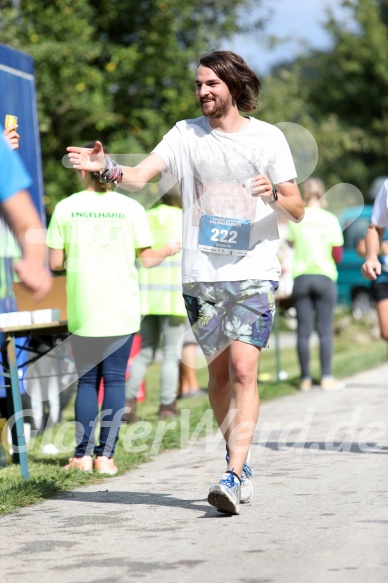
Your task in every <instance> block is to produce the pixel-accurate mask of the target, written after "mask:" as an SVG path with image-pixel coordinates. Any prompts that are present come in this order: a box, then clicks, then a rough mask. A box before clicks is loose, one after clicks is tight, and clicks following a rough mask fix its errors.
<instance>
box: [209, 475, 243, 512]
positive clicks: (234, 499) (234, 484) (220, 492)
mask: <svg viewBox="0 0 388 583" xmlns="http://www.w3.org/2000/svg"><path fill="white" fill-rule="evenodd" d="M240 498H241V483H240V479H239V477H238V475H237V474H235V472H234V471H233V469H232V470H230V471H228V472H226V473H225V474H223V475H222V477H221V480H220V481H219V483H218V484H213V485H212V486H210V490H209V495H208V497H207V501H208V502H209V504H211V506H215V507H216V508H217V510H218V512H223V513H224V514H240V507H239V503H240Z"/></svg>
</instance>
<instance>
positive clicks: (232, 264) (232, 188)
mask: <svg viewBox="0 0 388 583" xmlns="http://www.w3.org/2000/svg"><path fill="white" fill-rule="evenodd" d="M249 122H250V123H249V125H248V126H247V128H245V129H243V130H242V131H240V132H236V133H225V132H220V131H218V130H214V129H212V127H211V126H210V124H209V121H208V119H207V118H206V117H199V118H196V119H192V120H184V121H180V122H178V123H177V124H176V125H175V126H174V127H173V128H172V129H171V130H170V131H169V132H168V133H167V134H166V135H165V136H164V138H163V140H162V141H161V142H160V143H159V144H158V146H157V147H156V148H155V149H154V152H155V153H156V154H158V155H159V156H160V157H161V158H162V159H163V160H164V162H165V164H166V166H167V168H168V170H169V171H170V172H172V173H173V174H174V175H175V176H176V178H177V180H178V181H179V183H180V187H181V192H182V206H183V261H182V272H183V273H182V279H183V283H190V282H217V281H241V280H246V279H263V280H274V281H278V280H279V275H280V265H279V261H278V259H277V252H278V246H279V233H278V227H277V216H276V213H275V212H274V210H273V209H272V207H271V205H269V204H265V203H264V202H263V201H262V200H261V199H260V198H255V197H252V196H251V195H250V194H249V193H248V192H247V190H246V188H245V187H244V181H246V180H248V179H250V178H252V177H254V176H256V175H258V174H264V175H265V176H267V177H268V178H269V179H270V180H271V181H272V182H273V183H274V184H279V183H281V182H285V181H288V180H291V179H293V178H295V177H296V171H295V166H294V162H293V160H292V156H291V152H290V149H289V146H288V144H287V141H286V139H285V137H284V135H283V133H282V132H281V131H280V130H279V129H278V128H276V127H275V126H273V125H270V124H268V123H265V122H262V121H259V120H257V119H254V118H249ZM202 215H212V216H217V217H225V218H234V219H249V220H250V235H249V251H248V253H247V255H244V256H240V255H223V254H217V253H210V252H207V251H202V250H200V249H198V237H199V225H200V219H201V216H202Z"/></svg>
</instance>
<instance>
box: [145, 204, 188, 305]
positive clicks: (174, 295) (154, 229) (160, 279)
mask: <svg viewBox="0 0 388 583" xmlns="http://www.w3.org/2000/svg"><path fill="white" fill-rule="evenodd" d="M147 218H148V223H149V226H150V229H151V233H152V236H153V238H154V249H160V248H161V247H163V245H165V244H166V243H167V242H168V241H170V240H173V239H174V240H176V241H180V240H181V239H182V209H180V208H177V207H173V206H168V205H165V204H161V205H159V206H157V207H155V208H152V209H150V210H149V211H147ZM181 262H182V255H181V253H177V254H176V255H174V256H173V257H167V258H166V259H164V261H162V263H160V265H158V267H154V268H152V269H146V268H145V267H140V268H139V285H140V301H141V313H142V314H143V315H151V314H153V315H158V316H186V308H185V304H184V301H183V296H182V275H181V272H182V268H181Z"/></svg>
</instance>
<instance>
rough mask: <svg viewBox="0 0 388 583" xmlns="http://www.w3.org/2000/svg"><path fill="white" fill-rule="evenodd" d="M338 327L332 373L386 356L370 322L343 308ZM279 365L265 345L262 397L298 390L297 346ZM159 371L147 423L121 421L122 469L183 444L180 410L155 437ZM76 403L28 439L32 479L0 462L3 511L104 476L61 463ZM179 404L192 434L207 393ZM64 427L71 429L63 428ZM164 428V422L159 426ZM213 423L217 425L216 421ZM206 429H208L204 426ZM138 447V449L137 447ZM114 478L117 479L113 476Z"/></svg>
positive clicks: (151, 380)
mask: <svg viewBox="0 0 388 583" xmlns="http://www.w3.org/2000/svg"><path fill="white" fill-rule="evenodd" d="M336 330H337V332H338V333H337V334H336V336H335V339H334V357H333V373H334V374H335V376H337V377H338V378H341V377H346V376H351V375H353V374H355V373H357V372H359V371H363V370H367V369H369V368H373V367H374V366H376V365H378V364H380V363H383V362H386V361H387V344H386V343H385V342H384V341H382V340H378V339H375V338H373V337H372V336H371V334H370V323H359V322H358V323H357V322H355V321H354V320H353V319H352V318H351V317H349V316H348V315H346V314H342V315H340V316H338V317H337V322H336ZM311 362H312V374H313V377H314V379H315V380H317V381H319V376H320V370H319V360H318V347H317V346H316V347H314V348H313V349H312V352H311ZM280 368H281V370H283V371H286V372H287V374H288V377H287V379H286V380H285V381H281V382H280V381H279V382H278V381H277V361H276V350H275V346H271V348H270V349H265V350H263V351H262V354H261V362H260V375H259V391H260V397H261V400H262V401H266V400H269V399H274V398H277V397H281V396H284V395H288V394H292V393H295V392H296V391H297V390H298V385H299V367H298V362H297V358H296V351H295V348H288V349H283V350H282V351H281V353H280ZM159 372H160V366H159V365H158V364H153V365H152V366H151V367H150V368H149V370H148V373H147V379H146V386H147V399H146V401H144V402H143V403H140V404H139V407H138V410H139V411H138V412H139V417H140V418H141V419H142V420H144V421H145V422H149V424H148V423H146V424H144V425H143V427H138V431H137V433H134V426H123V428H122V429H121V431H120V440H119V443H118V446H117V449H116V454H115V462H116V465H117V466H118V467H119V474H122V473H123V472H125V471H127V470H130V469H131V468H134V467H136V466H137V465H139V464H141V463H143V462H146V461H147V460H148V459H149V458H150V455H154V454H155V453H158V452H159V451H160V452H161V451H165V450H168V449H176V448H178V447H180V446H181V445H182V443H181V435H182V431H181V430H182V426H181V417H180V416H178V418H177V419H176V423H175V424H174V423H173V424H172V425H171V426H170V427H169V425H166V428H167V431H166V432H165V434H164V435H160V434H158V435H159V438H160V439H158V440H155V435H156V431H157V427H158V423H157V410H158V406H159V389H158V387H159ZM198 378H199V380H200V384H201V386H203V387H205V386H206V385H207V370H206V368H202V369H199V371H198ZM260 379H265V381H264V380H263V381H260ZM73 407H74V403H73V402H72V403H70V405H69V406H68V407H67V409H66V411H65V412H64V419H63V423H62V424H61V425H58V426H56V427H54V428H53V431H52V434H51V436H50V435H48V434H43V435H40V436H38V437H36V438H35V439H33V440H31V442H30V444H29V446H31V449H30V450H29V471H30V479H29V480H22V478H21V475H20V468H19V466H17V465H10V466H7V467H6V468H0V515H1V514H6V513H9V512H12V511H14V510H15V509H17V508H21V507H23V506H28V505H30V504H35V503H37V502H39V501H41V500H43V499H45V498H49V497H50V496H52V495H54V494H56V493H59V492H63V491H65V490H71V489H73V488H76V487H78V486H82V485H85V484H90V483H92V482H96V481H98V480H99V479H101V477H100V476H98V475H94V474H91V475H89V474H84V473H82V472H79V471H72V472H66V471H64V470H63V466H64V465H65V464H66V462H67V459H68V458H69V457H70V456H71V455H72V451H73V439H74V431H73V428H72V426H71V425H72V421H73V418H74V417H73ZM179 408H184V409H186V410H189V414H190V423H189V425H188V426H185V429H186V432H187V431H188V433H189V435H192V434H193V431H194V430H195V428H196V427H197V426H198V423H199V421H200V420H201V418H202V416H203V414H204V413H205V412H206V411H208V409H209V404H208V399H207V397H206V396H205V397H201V398H197V399H185V400H184V401H181V402H180V403H179ZM169 423H170V422H168V424H169ZM66 424H67V425H66ZM66 427H67V428H68V430H67V431H66V432H65V433H63V430H64V428H66ZM160 428H161V426H159V429H160ZM213 428H215V427H214V424H213ZM145 429H146V430H147V431H148V435H146V436H144V434H143V436H142V435H141V434H140V433H139V432H141V431H144V430H145ZM202 434H204V429H203V431H202ZM159 441H160V445H159V446H158V447H156V450H155V451H153V450H152V445H154V447H155V446H156V445H157V444H158V442H159ZM47 442H51V443H53V442H54V443H58V442H60V443H62V445H63V447H66V448H68V451H67V452H66V451H65V452H63V453H60V454H58V455H45V454H43V453H42V451H41V449H42V447H43V446H44V445H45V443H47ZM128 443H130V444H131V446H132V448H131V449H132V451H130V452H128ZM125 444H126V446H125V447H124V445H125ZM61 447H62V446H61ZM134 448H136V449H138V450H139V451H133V450H134ZM104 479H106V476H105V477H104ZM110 479H114V477H113V478H110Z"/></svg>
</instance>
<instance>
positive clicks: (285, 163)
mask: <svg viewBox="0 0 388 583" xmlns="http://www.w3.org/2000/svg"><path fill="white" fill-rule="evenodd" d="M271 142H272V144H271V146H272V147H271V160H270V164H269V167H268V176H269V178H270V179H271V181H272V182H273V183H274V184H280V183H282V182H287V181H288V180H292V179H293V178H296V176H297V173H296V169H295V164H294V160H293V159H292V154H291V150H290V147H289V145H288V142H287V140H286V138H285V136H284V134H283V132H282V131H280V130H279V129H278V128H274V133H273V136H272V140H271Z"/></svg>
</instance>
